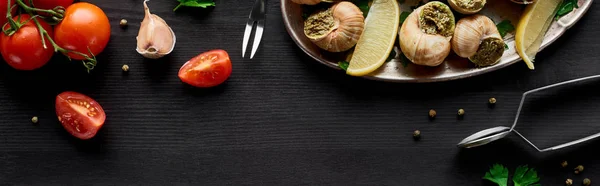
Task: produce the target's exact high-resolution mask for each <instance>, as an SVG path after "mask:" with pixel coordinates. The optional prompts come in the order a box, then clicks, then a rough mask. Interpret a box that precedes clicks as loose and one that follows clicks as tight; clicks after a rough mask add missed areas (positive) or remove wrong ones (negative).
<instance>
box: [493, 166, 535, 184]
mask: <svg viewBox="0 0 600 186" xmlns="http://www.w3.org/2000/svg"><path fill="white" fill-rule="evenodd" d="M483 179H486V180H489V181H491V182H494V183H496V184H498V186H507V185H508V169H507V168H506V167H504V166H503V165H500V164H494V165H493V166H492V167H491V168H490V170H489V171H488V172H486V173H485V176H483ZM523 186H526V185H523Z"/></svg>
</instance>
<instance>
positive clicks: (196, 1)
mask: <svg viewBox="0 0 600 186" xmlns="http://www.w3.org/2000/svg"><path fill="white" fill-rule="evenodd" d="M177 1H179V5H177V6H176V7H175V8H174V9H173V11H176V10H177V9H179V8H180V7H182V6H187V7H199V8H206V7H209V6H215V2H214V1H213V0H177Z"/></svg>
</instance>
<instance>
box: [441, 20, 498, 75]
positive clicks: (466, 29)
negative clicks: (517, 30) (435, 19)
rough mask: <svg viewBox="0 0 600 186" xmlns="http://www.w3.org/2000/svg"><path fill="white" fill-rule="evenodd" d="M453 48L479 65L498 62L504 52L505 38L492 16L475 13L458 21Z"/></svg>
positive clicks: (455, 51)
mask: <svg viewBox="0 0 600 186" xmlns="http://www.w3.org/2000/svg"><path fill="white" fill-rule="evenodd" d="M452 50H453V51H454V53H456V54H457V55H458V56H460V57H463V58H469V60H470V61H471V62H473V63H474V64H475V65H477V66H490V65H494V64H496V63H497V62H498V61H499V60H500V58H501V57H502V55H503V54H504V40H503V39H502V36H500V33H499V32H498V28H496V25H495V24H494V21H492V20H491V19H490V18H488V17H486V16H484V15H480V14H474V15H471V16H469V17H465V18H462V19H460V20H459V21H458V22H457V23H456V30H455V31H454V37H452Z"/></svg>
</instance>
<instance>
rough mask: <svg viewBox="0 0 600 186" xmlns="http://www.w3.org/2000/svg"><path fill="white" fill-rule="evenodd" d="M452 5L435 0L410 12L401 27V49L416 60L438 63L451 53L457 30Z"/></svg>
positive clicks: (427, 63) (418, 62)
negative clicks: (453, 36) (451, 42)
mask: <svg viewBox="0 0 600 186" xmlns="http://www.w3.org/2000/svg"><path fill="white" fill-rule="evenodd" d="M454 26H455V25H454V14H453V13H452V10H450V7H448V6H447V5H445V4H443V3H441V2H439V1H431V2H429V3H427V4H425V5H423V6H421V7H419V8H417V9H416V10H415V11H413V12H412V13H410V15H409V16H408V17H407V18H406V20H404V23H403V24H402V27H401V28H400V32H399V37H400V49H401V50H402V53H404V56H406V58H408V59H409V60H410V61H411V62H412V63H414V64H417V65H423V66H438V65H440V64H441V63H442V62H444V59H446V57H448V55H449V54H450V48H451V47H450V40H451V38H452V35H453V33H454Z"/></svg>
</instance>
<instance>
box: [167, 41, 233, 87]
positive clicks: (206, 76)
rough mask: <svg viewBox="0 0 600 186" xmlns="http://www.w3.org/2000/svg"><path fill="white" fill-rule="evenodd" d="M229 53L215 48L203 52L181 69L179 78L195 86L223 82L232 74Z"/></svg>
mask: <svg viewBox="0 0 600 186" xmlns="http://www.w3.org/2000/svg"><path fill="white" fill-rule="evenodd" d="M231 71H232V67H231V60H230V59H229V54H228V53H227V52H226V51H225V50H221V49H215V50H211V51H207V52H204V53H201V54H200V55H198V56H196V57H194V58H192V59H190V60H189V61H187V62H186V63H185V64H184V65H183V66H182V67H181V68H180V69H179V73H178V76H179V79H181V81H183V82H184V83H187V84H189V85H192V86H194V87H201V88H208V87H214V86H217V85H220V84H222V83H223V82H225V81H226V80H227V79H229V76H230V75H231Z"/></svg>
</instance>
